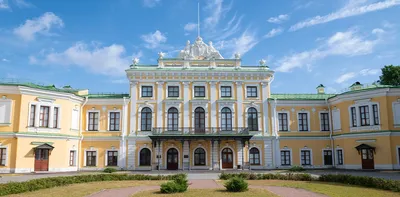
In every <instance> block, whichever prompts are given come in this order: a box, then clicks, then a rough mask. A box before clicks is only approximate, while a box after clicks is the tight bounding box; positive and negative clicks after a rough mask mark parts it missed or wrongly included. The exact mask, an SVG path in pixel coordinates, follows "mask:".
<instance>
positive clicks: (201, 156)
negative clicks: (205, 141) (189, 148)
mask: <svg viewBox="0 0 400 197" xmlns="http://www.w3.org/2000/svg"><path fill="white" fill-rule="evenodd" d="M194 165H195V166H204V165H206V151H204V149H203V148H197V149H196V150H195V151H194Z"/></svg>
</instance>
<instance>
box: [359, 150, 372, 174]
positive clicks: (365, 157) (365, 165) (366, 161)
mask: <svg viewBox="0 0 400 197" xmlns="http://www.w3.org/2000/svg"><path fill="white" fill-rule="evenodd" d="M361 162H362V169H374V168H375V166H374V150H373V149H369V148H368V149H367V148H363V149H361Z"/></svg>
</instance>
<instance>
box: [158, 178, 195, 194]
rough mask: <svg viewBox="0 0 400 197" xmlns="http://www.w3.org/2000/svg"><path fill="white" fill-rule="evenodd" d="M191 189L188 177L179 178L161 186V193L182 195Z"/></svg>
mask: <svg viewBox="0 0 400 197" xmlns="http://www.w3.org/2000/svg"><path fill="white" fill-rule="evenodd" d="M188 187H189V184H188V180H187V179H186V177H179V178H176V179H174V180H173V181H169V182H167V183H163V184H161V187H160V192H161V193H163V194H172V193H182V192H185V191H186V190H187V188H188Z"/></svg>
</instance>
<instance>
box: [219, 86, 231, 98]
mask: <svg viewBox="0 0 400 197" xmlns="http://www.w3.org/2000/svg"><path fill="white" fill-rule="evenodd" d="M221 97H232V88H231V86H221Z"/></svg>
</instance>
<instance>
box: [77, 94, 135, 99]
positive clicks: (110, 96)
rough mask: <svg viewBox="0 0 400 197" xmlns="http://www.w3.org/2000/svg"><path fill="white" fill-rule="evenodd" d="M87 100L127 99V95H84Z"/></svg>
mask: <svg viewBox="0 0 400 197" xmlns="http://www.w3.org/2000/svg"><path fill="white" fill-rule="evenodd" d="M84 96H87V97H88V98H95V99H96V98H98V99H113V98H115V99H118V98H124V97H125V98H129V94H128V93H95V94H88V95H84Z"/></svg>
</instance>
